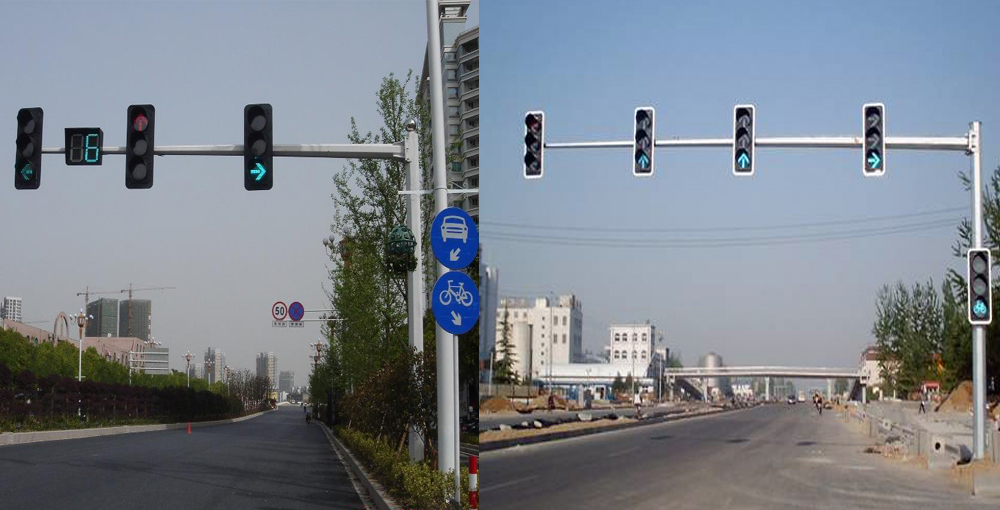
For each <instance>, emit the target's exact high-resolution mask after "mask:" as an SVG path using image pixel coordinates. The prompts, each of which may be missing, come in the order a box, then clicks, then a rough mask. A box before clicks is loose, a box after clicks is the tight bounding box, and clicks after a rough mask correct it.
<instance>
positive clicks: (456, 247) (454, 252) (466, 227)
mask: <svg viewBox="0 0 1000 510" xmlns="http://www.w3.org/2000/svg"><path fill="white" fill-rule="evenodd" d="M431 248H432V249H433V250H434V256H435V257H437V259H438V261H440V262H441V264H443V265H444V267H447V268H448V269H462V268H464V267H467V266H468V265H469V264H471V263H472V260H473V259H475V258H476V253H477V252H478V251H479V230H478V229H477V228H476V223H475V222H474V221H472V217H471V216H469V214H468V213H466V212H465V211H463V210H461V209H459V208H457V207H449V208H447V209H444V210H443V211H441V212H440V213H438V215H437V216H436V217H435V218H434V223H433V224H431Z"/></svg>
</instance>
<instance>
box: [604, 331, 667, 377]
mask: <svg viewBox="0 0 1000 510" xmlns="http://www.w3.org/2000/svg"><path fill="white" fill-rule="evenodd" d="M608 329H609V334H608V347H607V349H606V350H607V351H608V352H609V353H610V360H611V364H612V365H615V366H617V367H620V368H621V370H623V372H622V374H634V375H635V376H638V377H645V376H646V373H647V371H648V369H649V364H650V363H651V362H652V361H653V354H654V350H653V343H654V342H655V340H654V338H655V337H656V326H654V325H652V324H649V323H648V322H647V323H646V324H612V325H611V326H610V327H609V328H608Z"/></svg>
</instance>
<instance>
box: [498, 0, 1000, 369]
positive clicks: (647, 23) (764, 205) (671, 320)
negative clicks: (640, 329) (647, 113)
mask: <svg viewBox="0 0 1000 510" xmlns="http://www.w3.org/2000/svg"><path fill="white" fill-rule="evenodd" d="M961 6H962V7H961V8H956V7H955V6H953V5H949V4H946V3H941V2H846V3H845V2H837V3H835V4H829V5H827V4H820V3H815V2H806V3H804V2H792V1H788V2H754V3H752V5H751V4H750V3H747V2H661V1H649V2H643V1H638V0H637V1H633V2H628V3H627V7H626V4H624V3H615V4H614V5H610V3H608V2H596V1H591V2H567V1H563V2H544V3H543V2H522V1H506V2H490V3H485V4H484V6H483V23H482V26H481V30H482V33H483V41H482V47H481V50H480V51H481V57H482V62H483V66H482V70H481V77H482V83H483V85H482V90H481V98H482V103H483V109H482V114H481V121H482V124H481V135H482V140H483V145H482V158H483V167H484V168H487V169H488V170H486V171H484V172H483V181H482V188H483V191H482V196H483V205H482V211H481V212H482V226H481V230H482V238H483V244H484V259H485V260H486V261H487V262H488V263H489V264H492V265H496V266H498V267H499V268H500V290H501V294H503V295H535V294H546V293H549V292H556V293H574V294H576V295H577V296H579V297H580V298H581V299H582V301H583V307H584V308H583V311H584V315H583V317H584V320H583V322H584V346H585V348H587V349H592V350H595V351H597V350H600V348H601V347H602V346H603V345H606V343H607V335H608V332H607V327H608V324H609V323H610V322H621V321H644V320H646V319H650V320H652V321H653V323H655V324H656V325H657V326H658V327H659V328H660V329H661V330H662V331H664V332H665V335H666V345H667V346H668V347H670V348H671V349H675V350H679V351H681V352H682V354H683V361H684V362H685V363H686V364H688V365H691V364H694V363H695V362H696V361H697V357H698V356H700V355H702V354H704V353H705V352H707V351H709V350H715V351H716V352H718V353H719V354H721V355H722V356H723V358H724V360H725V362H726V363H727V364H757V363H774V364H806V365H826V366H831V365H838V366H853V365H855V364H856V363H857V360H858V356H859V354H860V351H861V349H862V348H863V347H864V346H865V345H866V344H868V343H870V342H872V341H873V339H872V337H871V333H870V332H871V326H872V321H873V319H874V315H875V310H874V304H875V295H876V291H877V289H878V287H879V286H881V285H883V284H884V283H892V282H895V281H898V280H902V281H904V282H907V283H908V284H909V283H912V282H914V281H917V280H926V279H928V278H934V281H935V283H936V284H940V282H941V280H942V278H943V276H944V275H945V271H946V269H947V268H948V267H955V268H961V267H964V266H963V264H962V261H960V260H956V259H954V258H953V257H952V255H951V246H952V244H953V243H954V241H955V239H956V238H957V235H956V231H955V225H957V224H958V221H959V218H960V217H962V216H965V215H968V214H969V210H970V209H969V208H970V205H969V204H970V196H969V193H968V192H966V191H964V189H963V188H962V185H961V183H960V182H959V180H958V178H957V177H956V175H957V173H958V172H960V171H964V170H966V169H968V168H969V159H968V158H967V157H965V156H964V154H962V153H942V152H915V151H901V150H891V149H890V150H889V151H888V154H887V156H886V168H887V174H886V176H885V177H884V178H882V179H865V178H863V177H862V170H861V167H862V154H861V150H860V149H855V150H829V149H825V150H815V149H814V150H789V149H768V148H758V155H757V170H756V175H755V176H754V177H753V178H750V179H747V178H742V179H738V178H736V177H734V176H733V175H732V170H731V163H730V157H731V149H718V148H715V149H672V150H668V149H665V148H658V149H657V150H656V158H655V159H656V175H655V177H654V178H652V179H638V178H635V177H633V176H632V173H631V151H630V150H628V149H601V150H595V149H587V150H549V151H547V154H546V160H545V168H546V169H545V177H544V179H542V180H540V181H525V180H524V179H523V178H522V177H521V168H522V161H521V156H522V136H523V124H522V119H523V117H522V115H523V113H524V112H525V111H528V110H534V109H543V110H545V112H546V137H547V140H548V141H550V142H554V141H586V140H630V139H631V137H632V114H633V109H634V108H635V107H636V106H643V105H653V106H655V107H656V130H657V138H659V139H663V138H673V137H688V138H690V137H729V136H731V135H732V118H733V106H734V105H735V104H737V103H741V102H750V103H754V104H756V106H757V136H759V137H766V136H806V135H859V136H860V135H861V132H860V131H861V127H860V126H861V106H862V104H863V103H865V102H874V101H881V102H884V103H885V104H886V119H887V133H888V135H889V136H894V135H900V136H901V135H909V136H931V135H942V136H964V134H965V132H966V130H967V129H968V123H969V122H970V121H972V120H981V121H982V122H983V167H984V168H983V169H984V177H986V176H988V175H989V173H990V172H992V170H993V169H994V168H996V166H997V163H998V158H1000V151H998V150H997V145H998V143H1000V101H997V95H996V94H997V90H1000V68H998V67H997V66H996V65H995V62H996V61H997V57H998V51H1000V50H998V49H997V48H1000V36H998V35H997V31H996V27H995V24H996V23H995V22H996V20H997V19H1000V4H997V3H996V2H986V1H981V2H962V3H961ZM529 12H530V16H527V13H529ZM526 16H527V17H526ZM942 210H945V211H943V212H935V213H933V214H928V215H920V216H906V217H901V218H892V219H883V220H880V221H878V222H860V223H859V222H853V223H843V224H836V225H826V226H823V227H815V226H798V227H793V228H781V229H767V230H752V231H749V230H736V229H733V228H734V227H745V226H755V227H759V226H782V225H788V224H803V223H806V224H812V223H816V222H828V221H840V220H856V219H864V218H874V217H878V218H883V217H885V216H891V215H911V214H912V213H922V212H927V211H942ZM504 224H507V225H504ZM511 225H517V226H511ZM525 225H527V226H528V227H534V228H528V227H525ZM902 225H918V226H915V227H913V228H912V229H911V231H909V232H904V233H898V231H899V230H905V229H898V228H897V229H893V228H892V227H899V226H902ZM567 226H568V227H572V229H571V230H570V229H560V228H554V227H567ZM701 227H704V228H713V229H729V230H715V231H704V230H698V228H701ZM691 228H696V230H695V231H693V232H692V231H684V230H668V229H691ZM878 228H883V230H872V229H878ZM654 229H659V230H656V231H654ZM643 230H647V231H646V232H643ZM894 230H895V231H896V232H897V233H896V234H894V235H876V236H869V237H864V238H853V239H841V240H836V241H825V242H810V243H798V244H794V243H791V244H790V243H786V244H776V241H774V240H770V241H767V242H764V243H762V245H758V246H751V247H747V246H732V243H729V245H727V246H724V247H706V246H705V245H706V244H711V243H705V242H702V243H700V244H698V243H695V244H696V246H697V247H693V248H692V247H685V248H677V247H657V248H648V247H646V248H636V247H629V245H631V246H635V245H636V244H638V240H643V239H653V240H664V239H680V240H690V239H706V238H707V239H720V238H723V239H733V238H743V237H755V238H760V237H771V238H774V237H780V236H800V235H802V234H814V233H821V232H837V233H845V234H847V235H846V236H842V237H849V236H850V235H856V234H858V233H860V232H869V233H872V232H875V233H878V232H883V233H884V232H887V231H888V232H892V231H894ZM528 235H536V236H543V237H546V236H560V237H563V238H572V239H564V240H560V241H558V242H556V243H549V244H544V243H541V242H538V241H536V240H534V239H531V238H529V237H526V236H528ZM827 237H829V236H827ZM581 238H582V239H595V238H596V239H600V240H602V242H601V243H592V242H590V244H601V246H596V247H595V246H580V244H587V243H588V242H587V241H580V239H581ZM608 239H624V241H619V242H617V243H615V242H610V243H609V242H608V241H606V240H608ZM682 242H684V241H682ZM570 243H576V245H573V244H570ZM609 244H611V245H615V247H609V246H608V245H609ZM673 244H674V246H676V245H677V244H678V243H677V242H674V243H673ZM737 244H738V243H737ZM962 272H963V273H964V269H962Z"/></svg>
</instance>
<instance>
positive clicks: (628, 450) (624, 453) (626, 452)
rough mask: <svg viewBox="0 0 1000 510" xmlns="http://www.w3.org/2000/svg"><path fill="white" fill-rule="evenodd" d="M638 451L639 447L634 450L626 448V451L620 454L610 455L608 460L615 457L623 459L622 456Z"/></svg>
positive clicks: (633, 448) (634, 447)
mask: <svg viewBox="0 0 1000 510" xmlns="http://www.w3.org/2000/svg"><path fill="white" fill-rule="evenodd" d="M638 450H639V447H638V446H633V447H632V448H626V449H624V450H622V451H620V452H615V453H612V454H611V455H608V458H609V459H610V458H613V457H621V456H622V455H628V454H630V453H632V452H635V451H638Z"/></svg>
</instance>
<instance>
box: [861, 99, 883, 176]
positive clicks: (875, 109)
mask: <svg viewBox="0 0 1000 510" xmlns="http://www.w3.org/2000/svg"><path fill="white" fill-rule="evenodd" d="M861 114H862V122H863V128H864V130H863V133H864V136H865V140H864V146H865V152H864V158H865V161H864V165H865V166H864V168H865V172H864V174H865V177H879V176H881V175H883V174H885V105H883V104H882V103H868V104H866V105H864V106H863V107H862V109H861Z"/></svg>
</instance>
